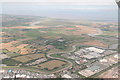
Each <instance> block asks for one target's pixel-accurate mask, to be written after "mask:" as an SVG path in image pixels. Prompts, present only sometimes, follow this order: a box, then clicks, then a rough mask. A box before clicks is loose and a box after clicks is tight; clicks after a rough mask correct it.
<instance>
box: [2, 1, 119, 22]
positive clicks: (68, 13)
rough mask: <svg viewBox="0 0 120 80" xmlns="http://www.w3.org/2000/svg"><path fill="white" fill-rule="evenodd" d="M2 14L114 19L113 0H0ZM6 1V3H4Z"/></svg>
mask: <svg viewBox="0 0 120 80" xmlns="http://www.w3.org/2000/svg"><path fill="white" fill-rule="evenodd" d="M1 2H5V3H2V12H0V13H4V14H19V15H37V16H47V17H54V18H70V19H73V18H74V19H84V18H85V17H86V18H87V19H88V18H89V19H101V20H102V19H109V20H112V19H114V20H115V19H116V18H117V8H118V7H117V4H116V2H115V0H1ZM6 2H7V3H6Z"/></svg>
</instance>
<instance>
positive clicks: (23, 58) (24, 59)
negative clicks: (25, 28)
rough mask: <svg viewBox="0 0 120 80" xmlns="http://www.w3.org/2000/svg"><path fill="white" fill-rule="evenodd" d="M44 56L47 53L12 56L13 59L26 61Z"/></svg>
mask: <svg viewBox="0 0 120 80" xmlns="http://www.w3.org/2000/svg"><path fill="white" fill-rule="evenodd" d="M42 57H45V55H44V54H29V55H25V56H18V57H15V58H12V59H14V60H16V61H20V62H23V63H24V62H28V61H30V60H33V59H38V58H42Z"/></svg>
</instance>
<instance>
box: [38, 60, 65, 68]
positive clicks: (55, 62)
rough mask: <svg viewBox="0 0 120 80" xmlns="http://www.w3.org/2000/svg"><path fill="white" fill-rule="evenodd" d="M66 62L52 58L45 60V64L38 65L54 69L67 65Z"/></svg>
mask: <svg viewBox="0 0 120 80" xmlns="http://www.w3.org/2000/svg"><path fill="white" fill-rule="evenodd" d="M65 64H66V63H65V62H63V61H59V60H51V61H48V62H45V63H43V64H40V65H38V66H37V67H38V68H40V69H46V70H52V69H55V68H59V67H61V66H63V65H65Z"/></svg>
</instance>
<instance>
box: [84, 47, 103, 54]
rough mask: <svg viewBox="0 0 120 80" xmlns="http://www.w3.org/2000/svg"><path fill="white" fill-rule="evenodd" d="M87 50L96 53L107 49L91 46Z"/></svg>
mask: <svg viewBox="0 0 120 80" xmlns="http://www.w3.org/2000/svg"><path fill="white" fill-rule="evenodd" d="M86 50H89V51H94V52H96V53H103V52H104V51H105V50H102V49H98V48H95V47H89V48H86Z"/></svg>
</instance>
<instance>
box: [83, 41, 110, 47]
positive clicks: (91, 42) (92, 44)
mask: <svg viewBox="0 0 120 80" xmlns="http://www.w3.org/2000/svg"><path fill="white" fill-rule="evenodd" d="M83 44H84V45H88V46H99V47H108V45H106V44H104V43H103V42H101V41H99V40H93V41H88V42H84V43H83Z"/></svg>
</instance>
